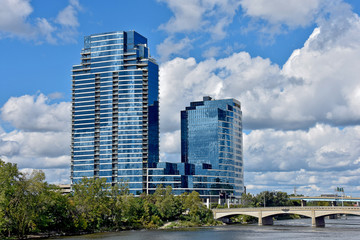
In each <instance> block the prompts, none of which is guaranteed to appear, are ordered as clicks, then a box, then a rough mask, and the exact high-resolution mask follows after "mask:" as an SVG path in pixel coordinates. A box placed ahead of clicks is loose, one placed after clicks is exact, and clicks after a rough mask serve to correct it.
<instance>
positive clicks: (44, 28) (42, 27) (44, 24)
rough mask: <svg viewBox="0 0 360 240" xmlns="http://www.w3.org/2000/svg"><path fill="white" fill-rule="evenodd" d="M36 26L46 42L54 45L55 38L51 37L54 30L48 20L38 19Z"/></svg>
mask: <svg viewBox="0 0 360 240" xmlns="http://www.w3.org/2000/svg"><path fill="white" fill-rule="evenodd" d="M36 26H37V29H38V31H39V33H40V34H41V35H43V36H44V37H45V39H46V41H47V42H49V43H52V44H55V43H56V38H54V37H53V32H54V31H55V30H56V28H55V27H54V26H52V25H51V24H50V23H49V22H48V20H46V19H45V18H38V19H37V24H36Z"/></svg>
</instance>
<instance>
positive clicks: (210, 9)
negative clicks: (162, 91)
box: [157, 0, 240, 61]
mask: <svg viewBox="0 0 360 240" xmlns="http://www.w3.org/2000/svg"><path fill="white" fill-rule="evenodd" d="M159 2H163V3H165V4H166V5H167V6H168V7H169V9H170V10H171V11H172V12H173V14H174V15H173V16H172V17H171V18H170V19H169V21H168V22H166V23H165V24H162V25H160V27H159V29H161V30H164V31H165V32H167V33H168V34H169V35H170V37H168V38H167V39H165V40H164V42H163V43H161V44H160V45H159V46H158V49H157V51H158V53H159V54H160V58H161V60H163V61H164V60H167V59H169V57H170V56H172V55H174V54H177V53H179V52H180V51H182V50H186V49H188V45H189V44H190V43H193V42H194V41H195V40H199V37H200V35H201V34H205V35H207V36H210V39H211V40H212V41H218V40H221V39H223V38H225V36H226V35H227V31H226V29H227V27H228V26H229V25H230V24H231V23H232V21H233V18H234V16H235V14H236V12H237V10H238V8H239V6H240V1H239V0H186V1H176V0H159ZM199 33H201V34H199ZM179 34H180V36H181V34H186V37H179ZM174 36H177V37H176V38H174ZM189 36H190V38H189ZM175 39H176V40H175ZM189 39H190V41H189ZM170 40H171V42H170ZM201 41H202V42H206V41H207V39H203V38H202V40H201ZM170 43H171V44H170ZM184 43H186V44H184ZM174 46H175V47H174Z"/></svg>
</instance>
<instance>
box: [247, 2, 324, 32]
mask: <svg viewBox="0 0 360 240" xmlns="http://www.w3.org/2000/svg"><path fill="white" fill-rule="evenodd" d="M323 2H324V1H323V0H303V1H297V0H272V1H267V0H242V1H241V7H242V8H243V10H244V12H245V14H246V15H248V16H250V17H253V18H261V19H263V20H266V21H268V22H269V23H271V24H286V25H288V26H291V27H298V26H303V27H304V26H306V25H308V24H310V23H311V22H312V21H314V20H315V16H316V15H317V14H318V12H319V11H320V8H321V6H322V4H323Z"/></svg>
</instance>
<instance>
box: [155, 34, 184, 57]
mask: <svg viewBox="0 0 360 240" xmlns="http://www.w3.org/2000/svg"><path fill="white" fill-rule="evenodd" d="M190 49H191V40H190V39H189V38H187V37H185V38H183V39H180V40H175V39H174V38H173V37H168V38H166V39H165V40H164V41H163V42H162V43H160V44H159V45H157V46H156V50H157V53H158V54H159V55H160V61H162V62H165V61H166V60H168V59H169V58H170V57H171V56H173V55H175V54H177V55H179V56H187V55H188V53H189V50H190Z"/></svg>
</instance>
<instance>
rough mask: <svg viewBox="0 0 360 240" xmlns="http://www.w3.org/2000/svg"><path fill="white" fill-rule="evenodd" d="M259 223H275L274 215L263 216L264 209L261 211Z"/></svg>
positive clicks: (261, 224) (260, 224)
mask: <svg viewBox="0 0 360 240" xmlns="http://www.w3.org/2000/svg"><path fill="white" fill-rule="evenodd" d="M258 224H259V226H264V225H274V220H273V217H272V216H268V217H262V211H259V217H258Z"/></svg>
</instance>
